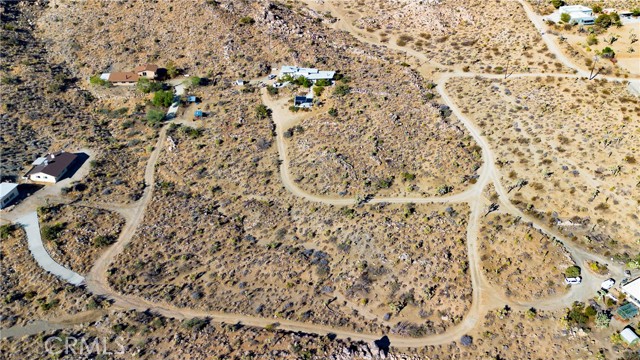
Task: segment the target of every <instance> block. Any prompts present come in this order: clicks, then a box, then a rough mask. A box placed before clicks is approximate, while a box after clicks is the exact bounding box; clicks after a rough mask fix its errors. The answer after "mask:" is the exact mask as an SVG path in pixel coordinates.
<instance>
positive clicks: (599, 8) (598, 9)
mask: <svg viewBox="0 0 640 360" xmlns="http://www.w3.org/2000/svg"><path fill="white" fill-rule="evenodd" d="M591 10H593V12H594V13H596V14H599V13H601V12H602V6H601V5H598V4H595V5H593V7H591Z"/></svg>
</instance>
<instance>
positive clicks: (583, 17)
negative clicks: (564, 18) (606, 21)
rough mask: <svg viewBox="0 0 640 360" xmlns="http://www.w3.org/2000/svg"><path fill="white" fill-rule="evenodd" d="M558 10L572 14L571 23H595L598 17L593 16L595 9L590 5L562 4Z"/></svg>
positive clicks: (561, 12)
mask: <svg viewBox="0 0 640 360" xmlns="http://www.w3.org/2000/svg"><path fill="white" fill-rule="evenodd" d="M558 10H559V11H560V14H569V16H571V20H569V23H570V24H578V25H593V24H595V21H596V19H595V18H594V17H593V10H591V8H589V7H586V6H583V5H568V6H561V7H560V9H558Z"/></svg>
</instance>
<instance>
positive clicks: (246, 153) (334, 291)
mask: <svg viewBox="0 0 640 360" xmlns="http://www.w3.org/2000/svg"><path fill="white" fill-rule="evenodd" d="M256 96H257V94H236V95H232V94H231V93H230V94H227V99H229V100H231V101H237V99H239V98H240V97H243V98H245V103H246V102H247V101H246V100H250V99H255V98H256ZM254 101H255V100H254ZM251 106H252V105H248V107H249V108H251ZM212 111H213V110H212ZM234 111H238V112H240V113H243V112H244V113H249V114H251V112H250V110H249V111H244V110H243V109H242V108H239V109H236V110H233V111H229V112H227V113H226V115H223V114H225V113H223V112H221V113H220V115H221V118H218V121H215V122H206V123H204V126H203V127H202V128H200V129H199V130H198V131H197V132H198V134H197V135H195V132H194V131H191V130H194V129H191V130H189V128H187V127H185V126H176V127H174V128H173V129H172V130H170V132H169V136H170V137H171V139H172V140H171V141H172V144H173V145H170V146H169V147H168V149H170V150H167V151H166V152H164V153H163V154H162V156H161V158H160V160H159V165H158V167H157V174H158V175H157V176H158V178H157V182H156V184H155V186H156V189H157V190H156V192H155V196H154V199H153V201H152V203H151V205H150V209H149V210H148V217H145V223H144V225H143V227H142V228H141V229H140V230H139V231H138V235H137V237H138V238H137V240H134V243H132V245H131V247H130V248H128V249H127V250H126V251H125V253H123V254H122V255H121V256H119V257H118V258H117V261H116V263H114V270H113V271H112V276H111V278H110V280H111V282H112V283H113V284H114V286H115V287H116V288H117V289H118V290H119V291H122V292H125V293H132V294H140V295H143V296H144V297H146V298H150V299H153V300H156V301H166V302H171V303H173V304H175V305H177V306H188V307H194V308H204V309H216V310H224V311H230V312H241V313H247V314H256V315H262V316H274V315H275V316H276V317H283V318H287V319H298V320H303V321H314V322H318V323H323V324H333V325H336V326H345V327H349V328H355V329H360V330H363V331H375V330H378V331H379V330H380V329H381V328H384V327H387V326H388V327H390V328H391V331H393V332H395V333H402V334H406V335H413V336H417V335H421V334H426V333H433V332H441V331H443V330H444V329H446V328H447V327H449V326H451V325H452V324H455V323H457V322H459V321H460V320H461V318H462V317H463V315H464V314H465V313H466V311H467V310H468V308H469V306H470V301H471V294H470V293H471V289H470V288H469V287H468V286H467V284H468V283H469V281H470V280H469V278H468V275H467V271H466V269H467V268H468V265H467V263H466V262H467V258H466V252H465V246H464V238H465V228H464V224H466V221H467V220H466V216H467V212H468V210H467V209H466V208H465V207H463V206H455V207H445V206H413V205H403V206H401V205H395V206H390V205H389V206H384V205H377V206H376V207H373V208H369V207H364V208H356V209H354V208H335V207H331V206H316V205H311V204H309V203H306V202H303V201H301V200H299V199H297V198H294V197H292V196H291V195H289V194H288V193H286V192H284V191H283V189H282V186H281V184H280V182H279V181H280V180H279V178H278V174H277V173H274V172H273V171H272V170H270V169H272V168H273V164H274V161H275V159H277V154H276V147H275V146H273V145H272V144H271V142H272V138H271V136H272V135H271V122H270V121H269V119H260V118H258V117H256V115H253V114H252V115H250V116H247V117H245V118H244V121H243V122H242V124H241V126H228V125H227V124H228V123H231V120H224V119H225V118H222V116H225V117H226V118H227V119H229V118H230V119H234V118H235V116H236V114H235V112H234ZM218 140H220V141H218ZM184 159H198V160H192V161H184ZM175 224H180V225H178V226H176V225H175ZM356 224H358V226H356ZM418 234H419V236H420V237H419V238H416V236H417V235H418ZM389 241H390V242H391V243H392V244H393V245H389V244H387V242H389ZM425 252H426V253H427V254H434V255H435V257H434V258H432V257H424V256H423V254H425ZM130 264H133V266H131V265H130ZM223 269H224V270H223ZM386 314H389V315H386ZM387 317H388V318H387ZM385 318H387V320H384V319H385ZM399 323H400V324H399Z"/></svg>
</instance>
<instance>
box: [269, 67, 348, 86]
mask: <svg viewBox="0 0 640 360" xmlns="http://www.w3.org/2000/svg"><path fill="white" fill-rule="evenodd" d="M286 75H290V76H291V77H294V78H297V77H300V76H302V77H305V78H307V79H309V80H311V81H313V82H314V83H315V82H316V81H318V80H332V79H333V77H334V76H335V75H336V72H335V71H321V70H318V69H313V68H301V67H297V66H287V65H285V66H283V67H282V68H281V69H280V77H283V76H286Z"/></svg>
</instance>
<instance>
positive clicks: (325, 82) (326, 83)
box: [316, 79, 331, 86]
mask: <svg viewBox="0 0 640 360" xmlns="http://www.w3.org/2000/svg"><path fill="white" fill-rule="evenodd" d="M316 85H317V86H330V85H331V80H327V79H320V80H317V81H316Z"/></svg>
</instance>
